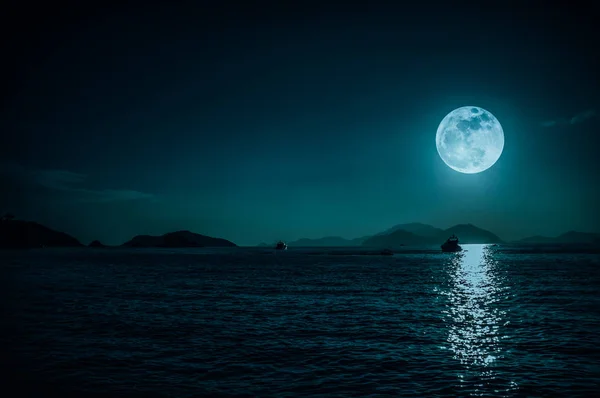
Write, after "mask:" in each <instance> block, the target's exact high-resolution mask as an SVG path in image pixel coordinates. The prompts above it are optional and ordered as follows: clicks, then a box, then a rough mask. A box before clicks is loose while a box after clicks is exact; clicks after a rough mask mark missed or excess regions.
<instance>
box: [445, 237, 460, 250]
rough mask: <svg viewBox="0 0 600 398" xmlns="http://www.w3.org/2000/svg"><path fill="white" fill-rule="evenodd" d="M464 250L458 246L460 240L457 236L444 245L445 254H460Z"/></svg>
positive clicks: (450, 238)
mask: <svg viewBox="0 0 600 398" xmlns="http://www.w3.org/2000/svg"><path fill="white" fill-rule="evenodd" d="M461 250H462V247H460V245H459V244H458V238H457V237H456V235H452V236H451V237H449V238H448V240H446V242H445V243H444V244H443V245H442V251H443V252H450V253H452V252H459V251H461Z"/></svg>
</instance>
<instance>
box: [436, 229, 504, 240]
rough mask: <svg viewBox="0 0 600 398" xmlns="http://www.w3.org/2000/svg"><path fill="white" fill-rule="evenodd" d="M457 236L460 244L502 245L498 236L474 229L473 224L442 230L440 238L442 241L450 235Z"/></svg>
mask: <svg viewBox="0 0 600 398" xmlns="http://www.w3.org/2000/svg"><path fill="white" fill-rule="evenodd" d="M452 234H454V235H456V236H458V239H460V243H466V244H469V243H504V241H503V240H502V239H500V238H499V237H498V235H496V234H494V233H492V232H490V231H486V230H485V229H481V228H479V227H476V226H475V225H473V224H458V225H455V226H453V227H450V228H448V229H446V230H444V232H443V235H442V236H440V237H441V238H443V239H444V240H445V239H447V238H448V237H449V236H450V235H452Z"/></svg>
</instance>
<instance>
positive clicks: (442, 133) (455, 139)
mask: <svg viewBox="0 0 600 398" xmlns="http://www.w3.org/2000/svg"><path fill="white" fill-rule="evenodd" d="M435 143H436V147H437V150H438V154H439V155H440V157H441V158H442V160H443V161H444V163H446V164H447V165H448V166H449V167H450V168H452V169H454V170H456V171H458V172H461V173H466V174H474V173H480V172H482V171H484V170H487V169H489V168H490V167H492V166H493V165H494V163H496V162H497V161H498V159H499V158H500V155H501V154H502V151H503V149H504V131H503V130H502V126H501V125H500V122H499V121H498V119H496V117H495V116H494V115H492V114H491V113H490V112H489V111H487V110H485V109H483V108H480V107H475V106H463V107H461V108H458V109H455V110H453V111H452V112H450V113H449V114H447V115H446V117H444V119H442V121H441V122H440V125H439V126H438V129H437V134H436V137H435Z"/></svg>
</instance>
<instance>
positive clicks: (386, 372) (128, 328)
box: [0, 245, 600, 397]
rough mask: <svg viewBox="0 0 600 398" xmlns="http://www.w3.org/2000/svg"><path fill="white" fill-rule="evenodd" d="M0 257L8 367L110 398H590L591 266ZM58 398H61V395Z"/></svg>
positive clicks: (547, 258)
mask: <svg viewBox="0 0 600 398" xmlns="http://www.w3.org/2000/svg"><path fill="white" fill-rule="evenodd" d="M310 254H311V255H307V253H305V252H302V251H298V252H296V253H294V251H293V250H290V252H289V253H284V254H283V255H281V254H277V255H273V254H272V253H270V254H265V253H264V252H263V251H257V250H250V249H247V250H241V249H240V250H202V251H193V250H192V251H179V252H178V251H161V250H156V251H153V250H129V251H127V250H105V251H90V250H49V251H48V250H47V251H35V250H34V251H28V252H11V253H2V254H0V256H1V257H0V260H1V261H2V264H7V266H6V267H4V269H5V271H6V274H7V278H9V279H7V280H9V283H10V286H7V287H6V289H5V292H6V294H7V297H8V300H6V302H7V304H6V305H5V306H6V307H7V308H8V310H9V311H8V314H9V320H10V322H9V323H7V325H10V328H8V327H7V328H6V330H7V331H8V332H9V333H6V334H5V335H6V337H3V340H4V341H3V342H4V343H5V344H10V346H9V347H10V351H11V355H12V357H11V358H13V359H14V362H13V364H12V365H11V366H12V367H13V368H14V369H15V370H14V373H15V375H18V376H19V377H20V378H21V379H22V378H26V379H27V380H29V381H30V385H31V381H35V384H36V385H38V386H44V388H45V389H46V391H50V390H52V389H54V390H56V391H58V390H60V391H65V388H68V389H69V390H72V391H77V392H79V393H80V394H84V395H86V396H90V395H91V394H94V393H96V394H101V393H105V394H109V395H111V396H176V397H187V396H276V397H288V396H289V397H292V396H293V397H296V396H303V395H310V396H327V397H331V396H361V397H368V396H382V395H390V396H522V395H535V396H562V395H565V396H571V397H572V396H586V395H589V394H593V393H595V392H596V391H598V389H599V387H600V385H599V384H600V366H599V365H598V364H599V363H600V348H599V345H598V341H600V339H599V337H600V296H599V295H598V293H597V291H598V290H597V289H598V287H600V269H599V268H598V266H597V265H598V263H597V255H596V254H594V253H581V252H577V253H573V252H572V251H565V252H562V253H550V254H544V253H540V252H535V251H531V250H530V252H527V250H524V249H523V250H517V249H514V248H509V249H507V250H499V249H494V248H491V247H486V246H484V245H471V246H469V247H467V251H466V252H464V253H460V254H449V255H446V254H442V253H438V252H433V251H431V250H425V251H410V252H406V253H399V254H396V255H394V256H390V257H370V256H364V255H363V256H354V255H351V254H346V253H339V254H338V255H335V256H334V255H327V254H324V255H318V254H315V253H313V252H311V253H310ZM65 386H66V387H65Z"/></svg>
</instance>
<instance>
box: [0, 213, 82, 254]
mask: <svg viewBox="0 0 600 398" xmlns="http://www.w3.org/2000/svg"><path fill="white" fill-rule="evenodd" d="M80 246H83V244H82V243H81V242H79V241H78V240H77V239H75V238H74V237H72V236H70V235H67V234H66V233H64V232H58V231H55V230H53V229H50V228H48V227H45V226H43V225H41V224H38V223H35V222H31V221H22V220H12V219H11V220H5V219H3V220H2V221H0V247H1V248H11V249H12V248H14V249H17V248H19V249H22V248H33V247H80Z"/></svg>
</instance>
